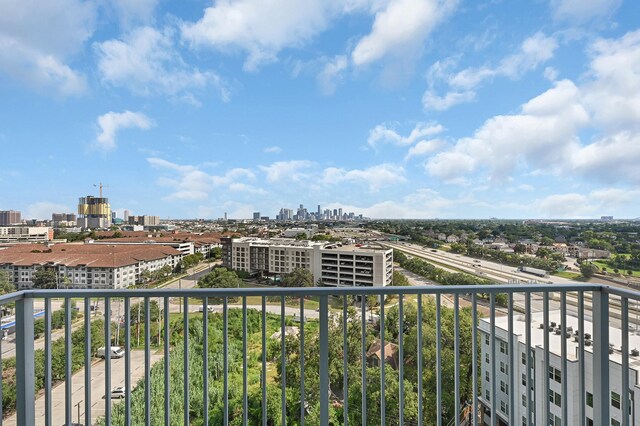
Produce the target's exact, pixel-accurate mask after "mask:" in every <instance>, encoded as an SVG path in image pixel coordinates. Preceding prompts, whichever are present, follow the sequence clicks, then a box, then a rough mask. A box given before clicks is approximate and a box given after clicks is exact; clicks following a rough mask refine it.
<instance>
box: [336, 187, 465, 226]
mask: <svg viewBox="0 0 640 426" xmlns="http://www.w3.org/2000/svg"><path fill="white" fill-rule="evenodd" d="M476 204H477V202H476V201H475V200H474V199H473V198H470V197H466V196H461V197H458V198H454V199H449V198H446V197H444V196H443V195H441V194H440V193H438V192H437V191H434V190H432V189H430V188H420V189H417V190H415V191H414V192H412V193H410V194H408V195H406V196H404V197H402V198H401V199H399V200H384V201H379V202H376V203H374V204H372V205H369V206H355V205H345V204H344V203H332V204H328V205H327V208H329V209H333V208H339V207H342V208H343V209H344V210H346V211H353V212H356V213H362V214H363V216H365V217H371V218H375V219H385V218H393V219H432V218H434V217H448V216H451V212H452V209H454V208H456V207H460V206H469V207H471V206H475V205H476Z"/></svg>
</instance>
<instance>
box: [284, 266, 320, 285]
mask: <svg viewBox="0 0 640 426" xmlns="http://www.w3.org/2000/svg"><path fill="white" fill-rule="evenodd" d="M282 285H283V286H284V287H313V274H312V273H311V271H309V270H308V269H304V268H296V269H294V270H293V271H291V272H290V273H288V274H287V275H285V276H284V277H283V278H282Z"/></svg>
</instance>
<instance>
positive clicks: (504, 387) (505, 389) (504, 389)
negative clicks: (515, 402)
mask: <svg viewBox="0 0 640 426" xmlns="http://www.w3.org/2000/svg"><path fill="white" fill-rule="evenodd" d="M500 390H501V391H502V392H504V393H505V394H506V395H509V385H508V384H506V383H505V382H503V381H502V380H500Z"/></svg>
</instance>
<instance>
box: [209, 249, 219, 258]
mask: <svg viewBox="0 0 640 426" xmlns="http://www.w3.org/2000/svg"><path fill="white" fill-rule="evenodd" d="M209 257H210V258H211V259H222V248H221V247H214V248H212V249H211V251H210V252H209Z"/></svg>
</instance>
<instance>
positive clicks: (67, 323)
mask: <svg viewBox="0 0 640 426" xmlns="http://www.w3.org/2000/svg"><path fill="white" fill-rule="evenodd" d="M63 306H64V355H65V358H64V418H65V421H66V423H67V424H71V417H72V414H73V413H72V411H71V407H72V404H73V401H72V396H73V389H72V388H71V382H72V375H73V369H72V364H71V355H72V351H73V349H72V346H71V299H70V298H68V297H65V298H64V305H63Z"/></svg>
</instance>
